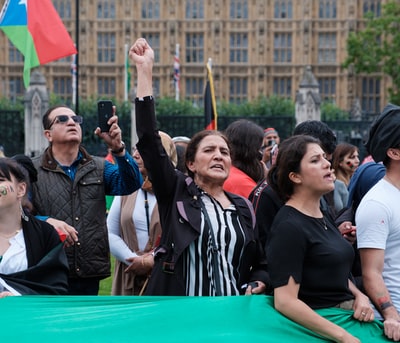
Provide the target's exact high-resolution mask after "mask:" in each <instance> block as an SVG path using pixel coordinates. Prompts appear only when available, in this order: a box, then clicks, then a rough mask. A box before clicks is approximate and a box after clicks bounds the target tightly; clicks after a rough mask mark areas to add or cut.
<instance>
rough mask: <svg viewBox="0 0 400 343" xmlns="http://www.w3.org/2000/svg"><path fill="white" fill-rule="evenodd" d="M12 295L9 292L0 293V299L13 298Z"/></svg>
mask: <svg viewBox="0 0 400 343" xmlns="http://www.w3.org/2000/svg"><path fill="white" fill-rule="evenodd" d="M13 295H14V294H12V293H11V292H9V291H4V292H0V298H5V297H11V296H13Z"/></svg>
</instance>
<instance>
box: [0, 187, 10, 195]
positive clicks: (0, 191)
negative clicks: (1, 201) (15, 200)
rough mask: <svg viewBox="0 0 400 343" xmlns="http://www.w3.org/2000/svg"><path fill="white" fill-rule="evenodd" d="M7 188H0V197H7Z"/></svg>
mask: <svg viewBox="0 0 400 343" xmlns="http://www.w3.org/2000/svg"><path fill="white" fill-rule="evenodd" d="M7 193H8V192H7V187H6V186H0V197H1V196H3V195H7Z"/></svg>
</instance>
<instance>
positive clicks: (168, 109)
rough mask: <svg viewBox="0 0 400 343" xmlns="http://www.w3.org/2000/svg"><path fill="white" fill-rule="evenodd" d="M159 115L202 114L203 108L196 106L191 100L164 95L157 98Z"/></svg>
mask: <svg viewBox="0 0 400 343" xmlns="http://www.w3.org/2000/svg"><path fill="white" fill-rule="evenodd" d="M156 106H157V115H159V116H162V115H188V116H193V115H200V114H202V113H203V108H202V107H201V108H200V107H198V106H194V105H193V104H192V102H190V101H189V100H181V101H176V100H175V99H174V98H170V97H164V98H160V99H157V100H156Z"/></svg>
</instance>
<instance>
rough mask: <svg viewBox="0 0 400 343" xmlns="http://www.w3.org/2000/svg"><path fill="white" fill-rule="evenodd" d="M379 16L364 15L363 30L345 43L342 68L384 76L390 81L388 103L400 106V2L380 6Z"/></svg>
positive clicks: (353, 34) (351, 35) (358, 72)
mask: <svg viewBox="0 0 400 343" xmlns="http://www.w3.org/2000/svg"><path fill="white" fill-rule="evenodd" d="M382 8H383V10H382V16H380V17H374V15H373V13H371V12H368V13H367V14H366V16H365V17H366V25H365V28H364V29H363V30H360V31H358V32H353V33H351V34H350V35H349V37H348V40H347V53H348V57H347V59H346V61H345V62H344V63H343V66H344V67H345V68H349V67H350V66H352V67H354V71H355V73H356V74H360V73H367V74H371V73H383V74H385V75H387V76H389V77H390V78H391V79H392V84H393V87H391V88H390V89H389V94H390V101H392V102H394V103H397V104H400V91H399V90H400V63H399V57H398V54H399V51H400V3H399V2H398V1H393V0H391V1H389V2H388V3H386V4H385V5H383V7H382Z"/></svg>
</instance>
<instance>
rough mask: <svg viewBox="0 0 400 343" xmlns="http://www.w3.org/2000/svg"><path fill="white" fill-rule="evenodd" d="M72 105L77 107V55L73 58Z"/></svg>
mask: <svg viewBox="0 0 400 343" xmlns="http://www.w3.org/2000/svg"><path fill="white" fill-rule="evenodd" d="M71 83H72V105H73V106H74V107H75V106H76V103H75V101H76V54H73V55H72V57H71Z"/></svg>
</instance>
